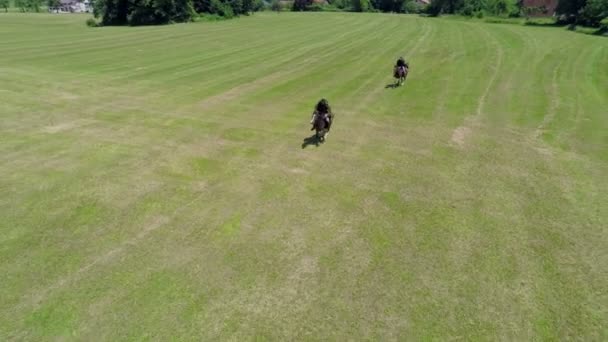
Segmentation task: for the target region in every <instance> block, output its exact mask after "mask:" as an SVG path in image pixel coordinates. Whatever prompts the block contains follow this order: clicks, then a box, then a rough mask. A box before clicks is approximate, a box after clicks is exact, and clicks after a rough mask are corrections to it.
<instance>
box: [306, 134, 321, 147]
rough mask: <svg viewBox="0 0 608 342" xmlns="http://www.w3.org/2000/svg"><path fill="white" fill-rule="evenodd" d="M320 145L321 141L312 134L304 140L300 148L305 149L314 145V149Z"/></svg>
mask: <svg viewBox="0 0 608 342" xmlns="http://www.w3.org/2000/svg"><path fill="white" fill-rule="evenodd" d="M321 143H322V141H321V139H319V137H317V135H316V134H313V135H311V136H309V137H307V138H304V141H302V148H306V147H308V146H310V145H315V146H316V147H319V144H321Z"/></svg>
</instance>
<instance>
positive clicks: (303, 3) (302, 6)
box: [293, 0, 312, 11]
mask: <svg viewBox="0 0 608 342" xmlns="http://www.w3.org/2000/svg"><path fill="white" fill-rule="evenodd" d="M311 5H312V0H295V1H294V2H293V10H294V11H306V10H307V9H308V7H309V6H311Z"/></svg>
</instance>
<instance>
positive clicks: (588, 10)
mask: <svg viewBox="0 0 608 342" xmlns="http://www.w3.org/2000/svg"><path fill="white" fill-rule="evenodd" d="M605 18H608V0H587V4H586V5H585V8H583V11H582V13H581V18H580V19H581V20H582V21H583V22H584V24H586V25H589V26H599V25H600V22H601V21H602V20H603V19H605Z"/></svg>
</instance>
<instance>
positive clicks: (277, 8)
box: [270, 0, 283, 12]
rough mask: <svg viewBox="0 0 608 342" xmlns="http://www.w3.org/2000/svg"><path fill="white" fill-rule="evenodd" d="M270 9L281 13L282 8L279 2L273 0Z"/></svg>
mask: <svg viewBox="0 0 608 342" xmlns="http://www.w3.org/2000/svg"><path fill="white" fill-rule="evenodd" d="M270 9H271V10H273V11H275V12H281V11H282V10H283V6H282V5H281V2H279V0H273V1H272V4H270Z"/></svg>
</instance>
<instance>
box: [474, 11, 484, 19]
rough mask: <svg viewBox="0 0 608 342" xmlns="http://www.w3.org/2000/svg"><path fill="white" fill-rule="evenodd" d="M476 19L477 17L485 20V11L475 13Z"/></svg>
mask: <svg viewBox="0 0 608 342" xmlns="http://www.w3.org/2000/svg"><path fill="white" fill-rule="evenodd" d="M475 17H477V18H479V19H481V18H483V11H477V12H475Z"/></svg>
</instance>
